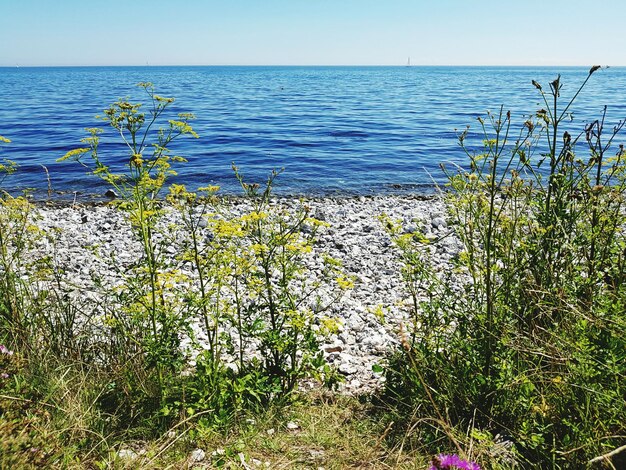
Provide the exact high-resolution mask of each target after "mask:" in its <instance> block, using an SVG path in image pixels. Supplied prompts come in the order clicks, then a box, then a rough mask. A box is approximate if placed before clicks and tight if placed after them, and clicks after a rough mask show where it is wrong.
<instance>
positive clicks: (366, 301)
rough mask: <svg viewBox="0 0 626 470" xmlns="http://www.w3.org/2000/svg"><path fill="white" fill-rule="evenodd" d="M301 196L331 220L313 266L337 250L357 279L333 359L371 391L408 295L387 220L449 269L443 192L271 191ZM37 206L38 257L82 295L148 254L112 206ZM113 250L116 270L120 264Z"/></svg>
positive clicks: (337, 308)
mask: <svg viewBox="0 0 626 470" xmlns="http://www.w3.org/2000/svg"><path fill="white" fill-rule="evenodd" d="M301 203H304V204H306V205H307V206H308V207H309V208H310V212H311V215H312V216H313V217H315V218H317V219H320V220H322V221H324V222H327V223H328V224H330V226H329V227H328V228H327V229H325V230H324V231H322V232H320V233H319V234H318V243H317V244H316V245H315V247H314V250H313V253H312V257H311V260H310V263H309V262H308V263H307V264H308V268H309V275H310V276H312V277H313V278H315V277H316V276H317V274H318V273H319V268H320V266H319V263H318V262H317V261H315V258H316V256H315V255H319V254H321V253H328V254H329V255H330V256H332V257H334V258H337V259H339V260H341V261H342V263H343V268H344V271H345V273H346V274H347V275H349V276H354V284H355V285H354V288H353V289H352V290H350V291H347V292H346V293H345V294H344V296H343V298H342V299H341V300H340V301H339V302H337V303H336V304H334V305H333V307H332V309H331V310H330V311H329V312H327V314H328V315H329V316H331V317H335V318H337V319H339V320H340V323H341V324H342V326H341V328H340V330H339V332H338V333H337V334H334V335H332V336H331V337H330V338H328V339H327V341H326V342H325V343H324V344H323V346H322V348H323V350H324V351H325V357H326V360H327V362H328V363H330V364H332V365H335V366H337V368H338V370H339V372H340V373H341V374H342V375H344V376H345V377H346V381H345V383H344V384H342V386H341V388H342V389H343V391H344V392H346V393H361V392H367V391H371V390H373V389H375V388H376V387H378V386H379V385H380V383H381V377H380V375H379V374H375V373H374V372H372V366H373V365H374V364H379V363H381V362H382V361H384V359H385V355H386V354H387V353H388V352H389V351H390V350H391V349H392V347H394V346H395V345H397V344H398V334H399V330H400V324H401V323H402V322H403V321H404V319H405V318H406V311H407V309H406V307H405V306H406V303H407V302H408V298H407V293H406V292H405V291H404V289H403V285H402V280H401V274H400V263H399V261H398V260H397V258H396V256H395V255H396V254H395V248H394V247H393V245H392V243H391V240H390V238H389V236H388V234H387V233H386V232H385V230H384V227H383V224H382V222H381V221H380V220H379V217H380V216H381V215H383V214H386V215H388V216H389V217H391V218H392V219H398V220H401V221H402V225H403V227H404V230H405V231H406V232H415V231H418V230H419V231H421V232H422V233H423V234H424V235H426V236H427V237H429V238H433V239H437V240H438V242H437V243H433V244H431V245H429V250H430V252H431V258H432V260H433V266H432V267H433V268H434V269H435V271H438V272H442V273H443V272H447V271H449V270H450V269H451V268H452V261H453V258H454V257H455V256H456V255H457V254H458V252H459V250H460V246H459V244H458V241H457V240H456V238H454V237H452V236H449V235H450V233H451V230H450V228H449V227H447V224H446V222H445V211H444V205H443V201H442V199H441V198H440V197H438V196H430V197H426V196H424V195H410V196H386V195H383V196H369V197H367V196H358V197H356V196H355V197H323V198H315V197H312V198H306V199H301V198H284V197H275V198H272V205H274V206H276V207H278V208H282V209H287V210H290V209H294V208H296V207H297V205H299V204H301ZM250 208H251V207H250V204H249V202H248V201H247V200H246V199H245V198H241V197H236V198H234V197H233V198H226V200H225V201H224V202H223V206H222V209H224V210H225V211H226V212H227V213H228V214H232V215H238V214H241V213H242V212H244V211H246V210H249V209H250ZM36 212H37V214H38V217H39V220H38V221H37V225H38V226H39V227H40V228H42V229H44V231H45V232H46V233H48V234H50V236H49V237H48V238H44V240H43V241H42V243H41V245H40V246H39V249H38V251H39V253H38V254H39V255H44V256H46V255H47V256H52V257H53V259H54V261H55V263H56V265H57V267H58V269H59V270H60V271H61V272H62V273H63V279H64V283H65V284H66V286H67V288H68V289H69V290H70V295H72V296H73V297H76V298H77V299H79V300H80V301H81V302H84V303H86V304H92V305H97V304H98V301H99V298H100V296H99V294H98V289H97V288H96V285H95V283H94V279H95V278H99V279H100V280H101V282H103V284H104V285H105V286H106V285H108V286H114V285H116V284H119V283H120V282H121V272H120V269H121V270H123V268H124V266H128V265H129V264H131V263H132V262H133V261H134V260H136V259H138V257H139V256H140V247H139V245H138V244H137V242H136V241H134V240H132V238H131V233H130V228H129V226H128V223H127V222H126V221H125V219H124V215H123V214H122V213H121V212H120V211H119V210H117V209H116V208H115V207H114V206H112V205H110V204H106V203H93V204H76V205H72V204H58V203H57V204H52V205H50V204H47V203H45V202H44V203H41V202H40V203H37V205H36ZM163 222H164V224H165V225H170V226H171V225H174V226H175V225H176V224H177V214H175V213H173V212H168V214H167V215H166V216H165V219H164V221H163ZM96 253H97V255H96ZM166 254H167V256H168V257H171V259H173V258H174V257H175V256H176V250H175V248H174V247H173V246H169V247H168V248H167V249H166ZM111 256H114V258H115V263H116V265H117V267H118V269H117V270H116V269H113V267H112V264H111V261H110V258H111ZM317 258H318V261H319V256H317ZM316 263H318V264H316ZM377 307H382V308H383V311H384V312H385V322H384V324H381V321H380V319H379V318H378V317H377V315H375V313H374V311H375V309H376V308H377ZM198 339H200V340H201V338H198ZM251 353H253V352H251Z"/></svg>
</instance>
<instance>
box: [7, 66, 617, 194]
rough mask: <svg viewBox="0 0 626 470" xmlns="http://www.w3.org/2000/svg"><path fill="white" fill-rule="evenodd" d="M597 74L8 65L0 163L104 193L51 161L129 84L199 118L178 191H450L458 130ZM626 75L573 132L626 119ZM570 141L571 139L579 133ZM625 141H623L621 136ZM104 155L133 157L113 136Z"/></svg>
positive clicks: (588, 104) (81, 173)
mask: <svg viewBox="0 0 626 470" xmlns="http://www.w3.org/2000/svg"><path fill="white" fill-rule="evenodd" d="M587 72H588V68H587V67H585V68H548V67H545V68H523V67H511V68H507V67H67V68H64V67H59V68H0V135H4V136H5V137H8V138H10V139H11V140H12V143H11V144H10V145H5V146H3V147H2V148H1V149H0V156H2V157H4V158H10V159H12V160H15V161H17V162H18V163H19V164H20V165H21V171H20V173H19V174H18V175H15V176H13V177H11V178H10V179H9V180H6V181H5V182H4V186H5V187H12V188H15V187H19V188H24V187H32V188H36V189H38V190H42V189H45V188H46V186H47V183H46V177H45V173H44V170H43V168H42V166H41V165H45V166H47V167H48V170H49V172H50V176H51V180H52V185H53V188H54V189H55V190H64V191H81V192H85V193H101V192H102V191H103V188H104V185H103V184H102V183H100V182H99V181H98V180H97V179H96V178H95V177H93V176H89V175H86V174H85V170H84V168H82V167H81V166H80V165H77V164H70V163H56V162H55V160H56V159H57V158H59V157H61V156H62V155H63V154H64V153H65V152H66V151H68V150H70V149H72V148H75V147H77V146H80V143H79V140H80V139H81V138H82V137H84V136H85V133H84V128H85V127H104V126H103V125H104V123H99V122H98V121H97V120H96V119H95V115H96V114H98V113H100V112H101V111H102V110H103V109H104V108H105V107H106V106H107V105H108V104H110V103H112V102H114V101H115V100H117V99H118V98H121V97H125V96H130V97H131V98H132V99H134V100H136V101H138V100H144V96H143V95H142V94H141V90H139V89H137V88H136V87H135V86H134V85H135V84H136V83H138V82H140V81H151V82H153V83H154V84H155V88H156V90H157V93H158V94H160V95H162V96H172V97H175V98H176V102H175V103H174V106H173V107H172V111H173V112H174V113H178V112H192V113H194V114H195V115H196V116H197V120H196V121H195V122H194V123H193V125H194V128H195V130H196V131H197V132H198V134H200V139H198V140H196V139H191V138H189V139H181V140H178V141H174V142H173V143H172V146H171V148H172V150H173V152H174V153H175V154H180V155H184V156H186V157H188V159H189V163H188V164H187V165H185V166H181V167H180V168H178V171H179V176H178V178H177V181H179V182H184V183H186V184H188V185H189V186H191V187H197V186H200V185H206V184H208V183H211V184H219V185H220V186H222V188H224V190H225V191H228V192H232V191H234V190H236V187H237V186H236V181H235V179H234V177H233V175H232V172H231V170H230V164H231V162H233V161H234V162H236V164H237V165H238V166H239V167H240V168H241V169H242V171H243V173H244V174H245V175H246V177H247V179H249V180H250V181H263V180H264V179H265V178H266V175H267V173H268V172H269V171H270V170H271V169H272V168H281V167H284V168H285V172H284V173H283V174H282V175H281V176H280V178H279V179H278V185H277V191H278V192H281V193H283V194H287V193H289V194H291V193H298V194H320V193H322V194H328V193H334V192H344V193H345V192H347V193H372V192H373V193H381V192H396V191H427V190H428V188H429V187H431V186H432V183H433V181H439V182H440V181H442V175H441V171H440V170H439V163H441V162H457V163H462V162H463V155H462V153H461V150H460V149H459V147H458V144H457V140H456V132H455V129H464V128H465V126H466V125H468V124H469V125H472V126H473V128H475V129H477V126H476V124H477V123H476V119H475V118H476V117H477V116H479V115H483V114H484V112H485V111H486V110H492V111H497V110H498V109H499V107H500V105H504V106H505V109H510V110H511V111H512V116H513V117H514V118H515V120H516V121H517V122H519V123H521V122H523V115H524V114H527V113H529V112H531V111H533V110H536V109H537V106H539V99H540V98H539V95H538V93H537V91H536V90H535V89H534V88H533V87H532V85H531V84H530V81H531V80H532V79H536V80H538V81H539V82H540V83H542V84H543V85H544V86H545V88H546V89H547V88H548V83H549V81H551V80H553V79H554V78H555V77H556V74H557V73H560V74H561V75H562V79H563V82H564V88H563V91H562V94H563V95H564V96H571V95H572V94H573V93H574V92H575V90H576V88H577V87H578V85H579V84H580V83H581V82H582V81H583V80H584V78H585V77H586V75H587ZM625 90H626V68H610V69H607V70H601V71H599V72H596V74H594V76H593V77H592V80H591V81H590V84H589V86H588V87H587V89H586V91H585V92H584V94H583V95H581V97H580V99H579V100H578V101H577V103H576V106H575V107H574V108H573V109H572V110H573V112H574V118H575V120H574V122H573V123H572V129H573V130H575V131H576V130H580V129H582V128H583V125H584V122H585V121H589V120H591V119H594V118H596V117H598V116H599V113H600V112H601V111H602V107H603V106H604V105H605V104H606V105H609V112H608V121H609V123H615V122H616V121H617V120H618V119H621V118H624V117H626V93H625ZM570 133H572V134H574V132H572V131H571V130H570ZM622 140H623V139H622ZM101 153H102V158H103V159H104V160H105V161H107V162H109V163H110V164H112V166H115V165H116V164H118V165H119V164H123V163H124V162H125V161H127V158H128V157H127V154H126V152H125V149H124V147H123V145H121V144H120V143H119V139H118V138H116V136H115V135H114V134H113V133H112V132H111V131H107V133H105V134H104V135H103V137H102V143H101Z"/></svg>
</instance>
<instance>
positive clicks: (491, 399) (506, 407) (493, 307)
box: [387, 67, 626, 468]
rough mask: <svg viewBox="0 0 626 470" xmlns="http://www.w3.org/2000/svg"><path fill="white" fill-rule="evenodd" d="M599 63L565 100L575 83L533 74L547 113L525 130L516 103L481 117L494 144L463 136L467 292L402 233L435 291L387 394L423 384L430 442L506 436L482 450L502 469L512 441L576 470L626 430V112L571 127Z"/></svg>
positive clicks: (412, 400) (416, 320)
mask: <svg viewBox="0 0 626 470" xmlns="http://www.w3.org/2000/svg"><path fill="white" fill-rule="evenodd" d="M597 69H598V67H594V68H592V69H591V70H590V72H589V74H588V77H587V79H586V80H585V81H584V83H583V84H582V85H581V86H580V88H579V89H578V90H577V91H576V92H575V94H574V97H573V98H572V99H571V100H570V101H569V102H567V103H566V104H565V105H564V106H563V105H562V103H561V96H560V95H561V91H562V83H561V80H560V78H559V77H557V79H555V80H554V81H553V82H551V83H550V86H549V89H548V90H547V91H544V89H543V87H542V86H541V85H540V84H539V83H537V82H535V81H533V85H534V86H535V87H536V88H537V90H538V92H539V93H540V96H541V98H542V100H543V104H544V105H545V108H542V109H540V110H539V111H537V113H536V114H535V115H534V116H531V117H529V118H528V119H527V120H526V121H525V122H524V123H523V124H522V126H521V127H520V130H519V131H517V132H514V131H513V129H514V127H515V126H514V125H513V123H512V118H511V114H510V112H504V111H503V109H501V110H500V112H499V113H497V114H495V115H491V114H490V115H488V116H487V119H482V118H480V119H479V123H480V129H481V133H482V138H483V148H482V150H480V151H478V152H476V151H474V150H472V148H471V142H468V141H469V140H471V137H472V135H471V134H469V131H468V130H466V131H465V132H463V133H462V134H461V135H460V143H461V146H462V148H463V149H464V150H465V151H466V153H467V156H468V158H469V170H467V171H466V170H463V169H453V170H449V169H446V168H444V171H445V172H446V175H447V176H448V181H449V182H448V187H449V191H448V192H447V195H446V201H447V206H448V213H449V218H450V219H451V222H452V225H453V226H454V227H455V229H454V230H455V234H456V236H457V237H459V239H460V241H461V242H462V244H463V251H462V252H461V253H460V255H459V257H458V260H457V263H458V269H459V272H460V273H464V275H466V276H468V277H469V279H470V280H469V282H467V283H466V284H465V288H464V290H463V291H462V292H461V293H456V292H455V290H454V289H453V288H452V286H451V284H450V282H445V281H444V282H443V284H441V283H439V282H438V281H437V280H436V278H434V277H433V275H432V273H429V272H428V267H427V266H428V262H427V254H426V252H425V251H424V250H423V249H422V248H421V246H422V244H421V241H420V240H418V239H415V238H412V239H406V238H402V236H401V235H399V233H398V232H396V233H395V234H393V237H394V239H395V241H396V245H397V246H398V247H399V249H400V252H401V254H402V261H403V265H404V268H403V269H404V272H405V278H406V279H407V281H409V283H410V282H413V280H412V279H413V278H411V276H409V274H411V275H412V276H413V277H415V276H416V275H417V276H418V277H419V278H423V279H426V280H427V282H428V285H429V289H430V292H431V296H430V298H427V299H426V300H425V301H421V300H420V299H419V298H417V297H413V298H414V302H413V309H414V314H415V315H414V316H413V321H412V322H411V324H410V325H409V326H408V327H407V329H408V332H409V333H410V334H411V340H410V341H408V340H405V341H404V349H403V350H402V351H401V352H399V354H398V355H396V356H395V358H394V359H393V360H392V362H391V364H390V368H389V370H388V372H387V376H388V379H389V385H388V389H387V397H388V399H393V400H394V401H395V403H396V404H398V403H399V402H400V400H399V398H398V397H399V396H400V395H401V393H408V397H409V398H408V399H407V400H405V403H404V405H405V406H407V407H408V408H409V409H412V410H414V411H415V414H416V415H417V419H422V420H424V421H422V422H430V423H431V424H432V426H431V427H427V428H421V432H420V437H421V438H423V439H426V440H427V441H428V442H430V443H431V450H432V452H433V453H435V452H437V451H438V449H437V444H436V442H437V439H439V438H441V437H445V438H447V439H448V441H449V442H451V441H452V442H456V443H457V444H458V443H459V442H463V441H464V438H460V437H459V436H462V435H463V433H459V432H458V431H455V430H461V429H463V430H464V429H468V428H470V429H474V431H473V432H472V433H470V436H469V437H470V439H471V440H472V441H473V442H479V441H480V440H481V439H482V440H483V442H487V443H490V444H489V445H487V446H482V449H483V450H485V452H486V454H485V455H483V456H480V458H482V459H485V461H486V462H489V464H491V465H492V466H495V465H496V464H497V459H496V457H495V456H494V455H493V453H491V454H490V452H491V451H492V450H493V449H495V448H496V447H497V446H495V442H494V439H495V437H496V436H497V435H500V438H499V439H500V440H502V439H504V440H506V441H509V443H513V444H514V448H515V450H516V451H517V453H518V456H517V458H518V460H520V461H522V462H525V463H524V465H527V464H532V465H540V466H542V467H545V466H548V465H550V466H552V467H553V468H565V467H570V466H574V467H576V466H581V465H583V464H585V463H586V461H587V460H589V459H590V458H591V457H594V456H595V455H597V454H599V453H604V452H606V451H607V450H610V449H612V448H614V447H617V446H618V445H619V438H618V437H617V436H619V435H623V434H624V432H625V431H626V429H625V428H624V423H625V422H626V407H625V406H624V400H623V397H624V394H625V393H626V389H625V388H624V385H623V380H621V378H622V377H623V374H624V373H625V372H626V369H625V364H626V362H625V361H624V358H625V356H624V351H626V341H625V336H624V333H623V331H624V326H625V325H624V319H623V315H622V313H623V312H624V311H625V306H626V291H625V288H624V287H625V286H624V280H625V279H626V277H625V276H626V264H625V261H626V252H625V251H624V250H625V247H626V239H625V233H624V227H626V213H625V211H624V196H625V194H626V180H625V179H624V174H625V173H624V172H625V169H626V165H625V161H624V159H625V158H626V155H625V154H624V150H623V146H621V145H620V146H618V148H617V150H616V151H613V153H611V148H613V147H614V141H615V139H616V137H617V135H618V133H619V131H620V130H621V129H622V127H623V125H624V121H620V122H618V123H617V124H616V125H615V126H614V127H613V129H611V130H610V131H609V132H608V134H607V131H606V130H605V127H607V124H606V122H605V119H606V114H607V113H606V108H605V109H604V112H603V114H602V117H601V118H600V119H598V120H596V121H593V122H591V123H589V124H587V125H586V127H585V129H584V130H583V131H582V132H579V133H574V132H571V133H570V132H568V131H564V130H563V129H562V128H563V126H564V125H565V118H566V116H567V113H568V112H570V110H571V107H572V105H573V102H574V100H575V98H576V97H577V96H578V94H579V93H580V92H581V90H582V89H583V88H584V86H585V84H586V83H587V81H588V80H589V79H590V78H591V76H592V74H593V73H594V72H596V70H597ZM582 148H586V150H587V153H588V156H587V157H580V156H579V155H580V154H581V153H582V150H581V149H582ZM410 285H411V284H409V286H410ZM393 397H395V398H393ZM620 397H621V398H620ZM429 417H433V419H432V420H430V421H429ZM502 436H508V437H506V438H502ZM465 442H467V441H465ZM477 448H480V446H479V447H475V448H474V451H475V452H476V449H477ZM454 450H457V449H456V448H454Z"/></svg>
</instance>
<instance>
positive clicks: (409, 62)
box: [406, 57, 411, 67]
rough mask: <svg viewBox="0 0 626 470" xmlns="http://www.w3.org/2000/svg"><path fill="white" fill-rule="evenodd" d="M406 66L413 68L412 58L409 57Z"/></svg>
mask: <svg viewBox="0 0 626 470" xmlns="http://www.w3.org/2000/svg"><path fill="white" fill-rule="evenodd" d="M406 66H407V67H410V66H411V57H409V58H408V59H407V61H406Z"/></svg>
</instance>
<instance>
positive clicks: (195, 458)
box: [189, 449, 206, 462]
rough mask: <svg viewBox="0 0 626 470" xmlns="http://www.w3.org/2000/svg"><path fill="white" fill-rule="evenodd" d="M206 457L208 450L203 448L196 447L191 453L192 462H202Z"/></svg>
mask: <svg viewBox="0 0 626 470" xmlns="http://www.w3.org/2000/svg"><path fill="white" fill-rule="evenodd" d="M205 458H206V452H205V451H204V450H202V449H194V450H193V452H191V454H190V455H189V460H190V461H191V462H202V461H203V460H204V459H205Z"/></svg>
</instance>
